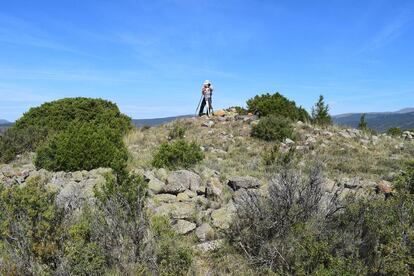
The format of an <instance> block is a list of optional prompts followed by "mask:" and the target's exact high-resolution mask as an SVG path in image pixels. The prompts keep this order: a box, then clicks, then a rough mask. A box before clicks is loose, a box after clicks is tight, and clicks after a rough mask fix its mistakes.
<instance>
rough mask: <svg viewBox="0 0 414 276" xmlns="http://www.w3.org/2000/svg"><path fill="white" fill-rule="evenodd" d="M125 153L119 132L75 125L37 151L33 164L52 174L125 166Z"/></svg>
mask: <svg viewBox="0 0 414 276" xmlns="http://www.w3.org/2000/svg"><path fill="white" fill-rule="evenodd" d="M127 159H128V153H127V150H126V148H125V146H124V145H123V142H122V136H121V134H120V133H119V132H117V131H115V130H113V129H112V128H110V127H108V126H99V125H95V124H93V123H85V122H74V123H72V124H71V125H69V126H68V127H67V129H66V130H64V131H62V132H60V133H58V134H56V135H54V136H53V137H52V138H51V139H50V140H49V141H48V142H47V143H45V144H44V145H42V146H41V147H39V148H38V150H37V155H36V160H35V164H36V167H38V168H44V169H47V170H51V171H77V170H92V169H96V168H99V167H111V168H113V169H115V170H120V169H122V168H123V167H124V166H125V163H126V161H127Z"/></svg>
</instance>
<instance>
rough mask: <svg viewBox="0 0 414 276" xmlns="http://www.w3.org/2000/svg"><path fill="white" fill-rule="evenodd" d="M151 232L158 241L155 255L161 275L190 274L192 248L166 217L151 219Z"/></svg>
mask: <svg viewBox="0 0 414 276" xmlns="http://www.w3.org/2000/svg"><path fill="white" fill-rule="evenodd" d="M151 233H152V235H153V239H154V240H156V241H157V244H156V247H155V255H156V258H157V264H158V273H159V275H171V276H173V275H188V270H189V268H190V266H191V263H192V260H193V252H192V250H191V248H189V247H187V246H186V245H184V244H183V243H182V242H181V241H182V239H181V238H180V236H179V235H178V234H177V233H176V232H175V231H174V230H173V229H172V227H171V224H170V221H169V220H168V219H167V218H166V217H159V216H155V217H153V218H152V220H151Z"/></svg>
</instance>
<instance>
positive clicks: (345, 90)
mask: <svg viewBox="0 0 414 276" xmlns="http://www.w3.org/2000/svg"><path fill="white" fill-rule="evenodd" d="M204 79H210V80H212V81H213V84H214V86H215V94H214V102H215V106H216V109H217V108H219V107H228V106H232V105H244V103H245V101H246V100H247V99H249V98H250V97H252V96H254V95H256V94H258V93H264V92H276V91H279V92H281V93H282V94H284V95H285V96H287V97H289V98H290V99H293V100H295V101H296V103H297V104H299V105H302V106H304V107H305V108H307V109H308V110H309V109H310V108H311V106H312V105H313V103H314V102H315V101H316V100H317V98H318V95H320V94H323V95H324V96H325V98H326V100H327V102H328V103H329V104H330V106H331V113H333V114H339V113H345V112H357V111H364V112H369V111H392V110H398V109H401V108H404V107H408V106H414V1H412V0H407V1H403V0H390V1H385V0H384V1H382V0H372V1H370V0H364V1H360V0H359V1H353V0H330V1H328V0H326V1H318V0H315V1H305V0H303V1H299V0H296V1H294V0H286V1H276V0H274V1H270V0H269V1H267V0H255V1H253V0H251V1H244V0H237V1H236V0H221V1H216V0H211V1H190V0H182V1H180V0H165V1H161V0H152V1H137V0H117V1H109V0H82V1H81V0H59V1H55V0H37V1H33V0H30V1H29V0H28V1H21V0H13V1H2V3H1V6H0V118H5V119H8V120H15V119H17V118H18V117H20V116H21V115H22V114H23V112H25V111H26V110H27V109H28V108H30V107H32V106H37V105H39V104H41V103H43V102H45V101H50V100H53V99H59V98H63V97H75V96H84V97H101V98H105V99H109V100H112V101H114V102H116V103H117V104H118V105H119V107H120V108H121V110H122V111H123V112H124V113H126V114H128V115H130V116H131V117H133V118H152V117H164V116H172V115H179V114H191V113H194V111H195V108H196V106H197V103H198V100H199V97H200V96H199V93H200V92H199V90H200V87H201V83H202V82H203V81H204Z"/></svg>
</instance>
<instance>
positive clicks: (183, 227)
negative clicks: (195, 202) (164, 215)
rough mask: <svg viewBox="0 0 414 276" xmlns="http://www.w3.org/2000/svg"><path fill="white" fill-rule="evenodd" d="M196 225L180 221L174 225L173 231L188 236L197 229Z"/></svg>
mask: <svg viewBox="0 0 414 276" xmlns="http://www.w3.org/2000/svg"><path fill="white" fill-rule="evenodd" d="M196 226H197V225H196V224H195V223H193V222H189V221H186V220H183V219H179V220H178V221H177V223H176V224H174V225H173V229H174V230H175V231H176V232H177V233H178V234H181V235H184V234H187V233H189V232H191V231H193V230H194V229H195V228H196Z"/></svg>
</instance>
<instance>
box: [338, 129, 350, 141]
mask: <svg viewBox="0 0 414 276" xmlns="http://www.w3.org/2000/svg"><path fill="white" fill-rule="evenodd" d="M338 134H339V135H340V136H342V137H343V138H347V139H350V138H352V136H351V135H350V134H349V133H348V132H347V131H344V130H341V131H339V132H338Z"/></svg>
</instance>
